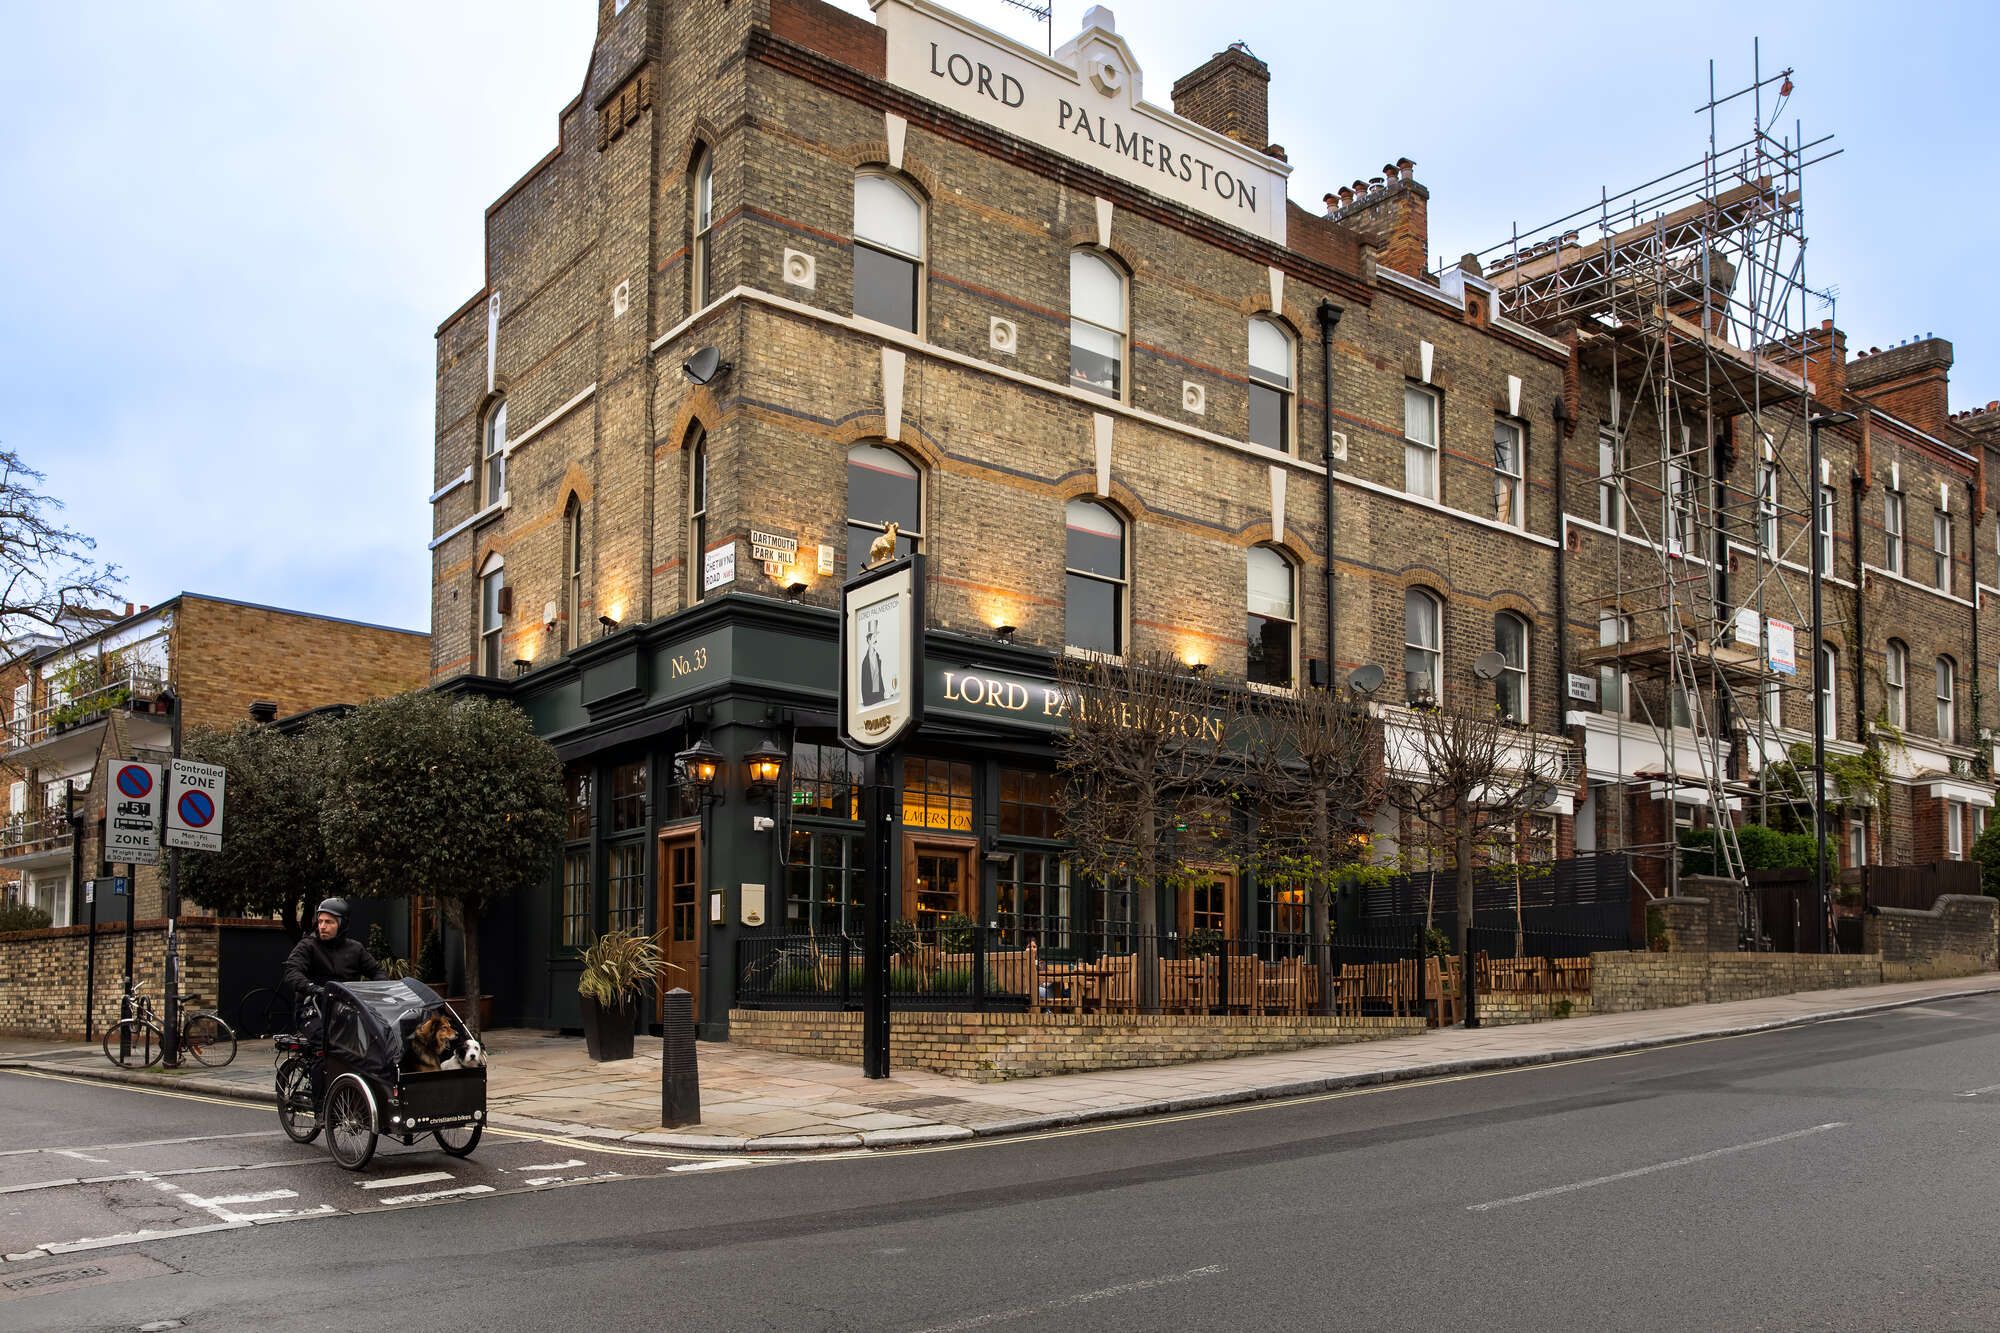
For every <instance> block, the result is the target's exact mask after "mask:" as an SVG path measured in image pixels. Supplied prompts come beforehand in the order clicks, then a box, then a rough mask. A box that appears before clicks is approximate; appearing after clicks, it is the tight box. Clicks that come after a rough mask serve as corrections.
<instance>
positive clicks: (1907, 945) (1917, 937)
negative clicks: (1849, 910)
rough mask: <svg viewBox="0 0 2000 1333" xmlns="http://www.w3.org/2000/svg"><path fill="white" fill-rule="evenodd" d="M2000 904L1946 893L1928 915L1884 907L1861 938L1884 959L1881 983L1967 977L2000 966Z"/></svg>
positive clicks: (1867, 924) (1873, 915) (1866, 924)
mask: <svg viewBox="0 0 2000 1333" xmlns="http://www.w3.org/2000/svg"><path fill="white" fill-rule="evenodd" d="M1996 928H2000V902H1996V901H1995V900H1994V899H1992V898H1986V897H1974V896H1971V895H1968V894H1959V893H1947V894H1945V895H1943V896H1942V897H1940V898H1939V899H1938V900H1937V904H1936V905H1935V906H1934V907H1932V908H1931V910H1930V911H1928V912H1912V911H1909V910H1907V909H1905V908H1900V907H1883V908H1878V909H1877V910H1876V911H1874V912H1871V913H1869V914H1868V915H1867V916H1866V917H1864V918H1863V919H1862V923H1861V938H1862V941H1863V945H1864V947H1865V948H1866V949H1867V950H1868V952H1870V953H1874V954H1880V955H1881V957H1882V980H1884V981H1922V980H1925V979H1927V978H1930V977H1963V976H1969V975H1971V974H1972V973H1975V972H1991V971H1993V970H1994V968H1995V967H1996V966H2000V934H1996Z"/></svg>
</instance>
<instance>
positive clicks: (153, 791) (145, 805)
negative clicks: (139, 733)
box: [104, 759, 164, 866]
mask: <svg viewBox="0 0 2000 1333" xmlns="http://www.w3.org/2000/svg"><path fill="white" fill-rule="evenodd" d="M109 772H110V778H111V781H110V783H109V784H108V785H107V786H106V787H105V789H104V790H105V797H104V859H105V860H107V861H124V862H127V863H129V864H131V865H140V866H151V865H158V864H159V863H160V798H161V794H162V789H163V785H164V784H162V783H161V781H160V768H159V766H158V765H157V764H141V763H136V762H134V761H133V760H130V759H113V760H112V761H111V764H110V770H109Z"/></svg>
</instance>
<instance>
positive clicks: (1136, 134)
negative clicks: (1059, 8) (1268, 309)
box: [870, 0, 1291, 245]
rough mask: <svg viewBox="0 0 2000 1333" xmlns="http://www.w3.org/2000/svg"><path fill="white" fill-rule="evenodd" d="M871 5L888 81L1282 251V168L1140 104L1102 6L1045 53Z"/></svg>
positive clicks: (941, 14)
mask: <svg viewBox="0 0 2000 1333" xmlns="http://www.w3.org/2000/svg"><path fill="white" fill-rule="evenodd" d="M870 3H871V4H872V5H873V6H874V9H875V21H876V22H877V23H879V24H880V25H881V26H882V29H883V31H884V33H886V34H887V37H888V48H889V70H888V73H889V82H891V83H893V84H896V85H898V86H899V87H902V88H906V89H908V90H909V91H910V92H913V93H916V94H917V95H918V96H920V97H925V98H928V99H930V100H931V101H933V102H938V103H941V104H943V105H945V106H948V107H950V108H951V109H952V110H954V111H958V112H960V113H962V114H964V115H967V116H971V117H972V118H974V119H975V120H979V121H983V122H985V123H986V124H989V125H992V126H993V127H994V128H995V129H999V130H1004V131H1006V132H1007V133H1009V134H1013V135H1016V136H1018V137H1020V138H1023V139H1027V140H1029V141H1031V142H1033V143H1038V144H1041V145H1042V146H1043V147H1045V148H1051V149H1054V150H1055V151H1056V152H1058V153H1061V154H1063V155H1064V156H1065V157H1070V158H1074V159H1076V160H1077V161H1079V162H1083V163H1086V164H1088V165H1090V166H1093V167H1096V168H1097V169H1098V170H1100V171H1103V172H1106V173H1108V174H1110V175H1113V176H1118V177H1120V178H1122V179H1124V180H1128V181H1130V182H1132V183H1133V184H1134V185H1137V186H1139V187H1140V188H1142V189H1145V190H1150V191H1152V192H1153V193H1155V194H1158V195H1162V196H1164V197H1165V198H1168V199H1171V200H1173V201H1174V202H1175V203H1178V204H1183V205H1185V206H1186V207H1188V208H1191V209H1194V210H1195V211H1196V212H1199V213H1205V214H1207V215H1208V216H1209V217H1212V218H1215V219H1216V220H1217V221H1220V222H1225V223H1227V224H1229V225H1230V226H1232V227H1239V228H1241V229H1243V230H1244V231H1248V232H1252V233H1254V234H1256V235H1259V236H1263V237H1266V238H1268V239H1270V240H1273V241H1276V242H1278V243H1279V244H1280V245H1282V244H1284V240H1285V177H1286V175H1287V174H1288V173H1289V172H1290V171H1291V168H1290V167H1289V166H1288V165H1286V164H1285V163H1283V162H1281V161H1279V160H1278V159H1276V158H1273V157H1267V156H1266V155H1264V154H1263V153H1259V152H1256V151H1254V150H1253V149H1251V148H1246V147H1245V146H1244V145H1242V144H1239V143H1237V142H1236V141H1234V140H1233V139H1230V138H1228V137H1226V136H1224V135H1220V134H1216V133H1214V132H1212V131H1210V130H1207V129H1204V128H1203V127H1201V126H1199V125H1195V124H1193V123H1192V122H1189V121H1185V120H1182V119H1180V118H1179V117H1177V116H1174V115H1172V114H1170V113H1168V112H1165V111H1162V110H1160V109H1159V108H1158V107H1155V106H1151V105H1149V104H1148V103H1147V102H1146V101H1145V100H1144V99H1143V98H1142V97H1141V95H1140V83H1139V66H1138V63H1137V62H1136V61H1135V60H1133V59H1132V53H1131V51H1130V49H1128V48H1127V47H1126V45H1125V41H1124V39H1123V38H1122V37H1120V36H1118V34H1117V33H1116V32H1115V31H1113V29H1112V18H1111V13H1110V11H1109V10H1106V9H1102V8H1094V9H1091V10H1089V11H1088V12H1086V13H1085V14H1084V29H1083V31H1082V32H1081V33H1079V34H1078V35H1077V36H1076V37H1075V38H1073V39H1072V40H1070V41H1068V42H1066V43H1064V44H1063V45H1062V46H1061V47H1059V48H1057V50H1056V53H1055V55H1054V56H1052V57H1051V56H1044V55H1042V54H1041V53H1040V52H1037V51H1034V50H1032V49H1030V48H1028V47H1025V46H1021V45H1019V44H1018V43H1015V42H1012V41H1009V40H1008V39H1007V38H1005V37H1002V36H1001V35H1000V34H998V33H995V32H989V31H988V30H986V29H985V28H982V27H980V26H979V25H978V24H976V23H971V22H969V21H967V20H965V19H963V18H960V17H959V16H958V15H956V14H953V13H950V12H949V11H947V10H944V9H941V8H939V7H938V6H936V5H933V4H930V3H928V0H870ZM1258 146H1259V147H1261V145H1258Z"/></svg>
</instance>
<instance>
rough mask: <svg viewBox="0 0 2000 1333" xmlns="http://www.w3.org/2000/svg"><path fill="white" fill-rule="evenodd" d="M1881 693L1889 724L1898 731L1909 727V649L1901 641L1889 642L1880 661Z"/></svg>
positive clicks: (1892, 640)
mask: <svg viewBox="0 0 2000 1333" xmlns="http://www.w3.org/2000/svg"><path fill="white" fill-rule="evenodd" d="M1882 685H1883V693H1884V694H1885V695H1887V703H1888V709H1889V724H1890V725H1891V726H1893V727H1895V728H1897V729H1898V730H1902V729H1904V728H1907V727H1908V726H1909V725H1910V648H1909V645H1908V644H1906V643H1904V642H1903V641H1902V640H1901V639H1891V640H1889V651H1888V653H1887V654H1885V655H1884V657H1883V659H1882Z"/></svg>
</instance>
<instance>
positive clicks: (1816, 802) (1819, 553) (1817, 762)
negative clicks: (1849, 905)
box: [1806, 412, 1860, 952]
mask: <svg viewBox="0 0 2000 1333" xmlns="http://www.w3.org/2000/svg"><path fill="white" fill-rule="evenodd" d="M1854 419H1855V417H1854V413H1852V412H1820V413H1817V414H1815V415H1812V416H1808V417H1807V418H1806V444H1807V448H1806V454H1807V457H1806V470H1807V472H1808V474H1809V475H1808V476H1807V478H1806V482H1807V485H1808V486H1809V487H1810V490H1811V496H1812V508H1811V513H1812V664H1813V903H1814V906H1815V907H1816V908H1817V910H1818V911H1819V928H1820V932H1821V937H1820V949H1821V951H1822V952H1824V951H1825V949H1826V932H1827V926H1828V922H1827V916H1828V912H1827V897H1826V704H1827V698H1828V694H1829V691H1830V690H1831V689H1832V688H1833V682H1832V681H1830V680H1826V679H1825V678H1824V677H1825V675H1826V637H1825V633H1824V629H1825V625H1824V620H1823V614H1822V607H1821V604H1822V602H1823V601H1824V600H1825V594H1824V591H1823V589H1822V588H1821V586H1820V584H1821V580H1823V579H1824V578H1825V577H1826V568H1825V566H1826V552H1825V550H1824V549H1823V548H1824V543H1823V542H1822V540H1821V538H1820V522H1821V519H1822V516H1823V509H1824V497H1823V496H1822V495H1821V494H1820V479H1819V432H1820V428H1821V427H1822V426H1844V425H1846V424H1847V423H1848V422H1850V421H1853V420H1854ZM1857 517H1858V516H1857ZM1824 518H1825V521H1826V525H1827V535H1828V536H1831V535H1832V533H1833V516H1832V515H1831V514H1825V515H1824ZM1855 539H1856V540H1857V541H1858V540H1860V534H1859V533H1858V532H1857V533H1856V534H1855ZM1855 651H1857V652H1859V651H1860V649H1859V647H1857V648H1856V650H1855Z"/></svg>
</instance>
